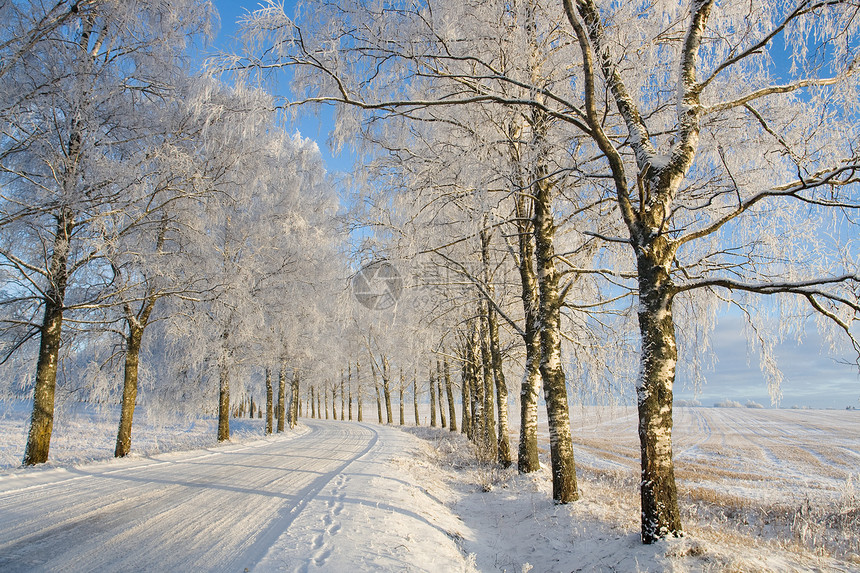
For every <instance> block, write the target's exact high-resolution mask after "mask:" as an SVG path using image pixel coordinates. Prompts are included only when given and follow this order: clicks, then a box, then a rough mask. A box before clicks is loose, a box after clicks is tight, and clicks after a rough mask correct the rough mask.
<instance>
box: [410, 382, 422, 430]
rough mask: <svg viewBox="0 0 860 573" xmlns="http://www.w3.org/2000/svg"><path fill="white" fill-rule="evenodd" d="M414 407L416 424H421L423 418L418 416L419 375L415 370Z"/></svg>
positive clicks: (413, 383) (413, 384)
mask: <svg viewBox="0 0 860 573" xmlns="http://www.w3.org/2000/svg"><path fill="white" fill-rule="evenodd" d="M412 375H413V378H412V407H413V408H414V409H415V425H416V426H420V425H421V418H420V417H419V416H418V376H415V372H413V373H412Z"/></svg>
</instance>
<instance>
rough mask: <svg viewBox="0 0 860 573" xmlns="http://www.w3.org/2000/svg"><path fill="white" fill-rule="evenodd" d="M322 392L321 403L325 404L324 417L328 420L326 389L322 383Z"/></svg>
mask: <svg viewBox="0 0 860 573" xmlns="http://www.w3.org/2000/svg"><path fill="white" fill-rule="evenodd" d="M322 393H323V400H324V401H323V405H324V406H325V419H326V420H328V390H327V389H326V384H323V388H322Z"/></svg>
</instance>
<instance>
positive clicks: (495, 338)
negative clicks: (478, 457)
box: [487, 304, 513, 468]
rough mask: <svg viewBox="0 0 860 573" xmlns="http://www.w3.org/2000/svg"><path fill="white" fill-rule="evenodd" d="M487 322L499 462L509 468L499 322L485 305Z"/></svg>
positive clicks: (505, 387) (493, 312) (490, 308)
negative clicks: (496, 410) (496, 415)
mask: <svg viewBox="0 0 860 573" xmlns="http://www.w3.org/2000/svg"><path fill="white" fill-rule="evenodd" d="M487 323H488V327H489V335H490V358H491V359H492V366H493V379H494V380H495V381H496V396H497V398H498V399H497V401H496V405H497V408H498V414H499V427H498V436H497V440H498V451H499V463H500V464H502V467H504V468H509V467H511V465H513V460H512V458H511V441H510V436H509V431H508V385H507V382H506V381H505V373H504V371H503V364H502V352H501V350H500V348H499V323H498V320H497V317H496V312H495V310H493V308H492V307H491V306H490V305H489V304H488V305H487Z"/></svg>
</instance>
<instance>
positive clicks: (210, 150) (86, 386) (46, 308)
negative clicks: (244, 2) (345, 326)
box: [0, 0, 344, 465]
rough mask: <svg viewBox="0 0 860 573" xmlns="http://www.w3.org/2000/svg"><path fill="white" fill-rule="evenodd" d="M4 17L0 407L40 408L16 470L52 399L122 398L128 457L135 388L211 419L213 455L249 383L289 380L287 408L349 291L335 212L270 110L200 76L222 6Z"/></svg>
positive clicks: (12, 10)
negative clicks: (323, 310) (214, 420)
mask: <svg viewBox="0 0 860 573" xmlns="http://www.w3.org/2000/svg"><path fill="white" fill-rule="evenodd" d="M0 22H2V24H0V25H2V29H0V61H2V64H0V118H2V124H3V131H2V137H0V363H2V365H3V385H2V392H3V396H4V397H7V398H8V397H17V396H20V395H21V394H24V393H26V394H30V395H31V396H33V412H32V417H31V423H30V430H29V435H28V440H27V446H26V452H25V456H24V463H25V464H27V465H31V464H38V463H42V462H44V461H46V460H47V459H48V454H49V447H50V440H51V434H52V430H53V421H54V412H55V402H56V399H57V392H58V389H59V395H60V397H61V398H63V399H73V400H87V401H94V402H110V401H113V400H115V399H117V398H119V400H120V401H121V417H120V421H119V427H118V432H117V440H116V448H115V453H116V455H117V456H124V455H126V454H127V453H128V452H129V450H130V447H131V436H132V422H133V416H134V412H135V405H136V404H139V403H140V402H141V397H140V396H138V393H139V392H140V391H141V390H143V391H144V392H145V395H144V396H143V398H144V400H143V401H144V402H146V403H147V406H148V408H149V410H150V413H153V414H155V415H158V414H159V413H169V414H172V415H177V414H182V413H186V414H187V413H193V415H199V413H200V412H206V413H209V414H212V413H216V412H217V414H218V417H219V427H218V439H220V440H223V439H228V438H229V414H230V394H231V391H233V392H237V393H238V396H237V397H236V399H235V400H234V403H238V402H239V401H240V400H241V398H242V397H244V395H245V394H246V392H245V386H246V385H247V384H246V381H247V380H248V379H249V378H250V376H249V375H248V373H249V372H252V371H255V370H260V371H262V370H264V369H267V370H266V372H267V376H266V381H267V385H268V386H269V387H270V388H271V374H270V373H271V372H279V373H280V379H279V393H280V400H279V404H282V405H286V403H287V399H286V398H285V385H286V384H285V380H286V377H287V376H288V375H290V374H291V371H293V370H297V369H299V368H302V367H305V362H308V361H310V355H309V354H308V352H307V348H308V345H309V342H310V340H311V338H312V337H313V336H314V335H315V334H314V333H315V331H316V330H315V329H316V326H317V325H316V323H317V322H318V321H319V320H321V319H320V315H319V314H318V313H317V312H316V309H317V308H318V307H322V306H323V305H324V304H325V302H326V297H327V296H329V294H330V293H336V292H337V289H339V288H341V285H340V283H339V282H338V280H337V279H338V277H341V276H343V274H344V273H343V269H342V267H339V266H338V265H337V260H336V259H337V253H338V249H339V246H338V244H337V233H336V217H335V214H336V211H337V208H338V205H337V197H336V195H335V193H334V191H333V189H332V187H331V185H330V182H329V181H327V180H326V173H325V169H324V166H323V163H322V160H321V157H320V154H319V150H318V149H317V146H316V144H315V143H313V142H311V141H309V140H305V139H303V138H301V137H300V136H298V135H295V136H291V135H289V134H288V133H287V132H286V130H285V126H284V125H283V124H282V123H280V122H279V120H278V116H277V115H276V114H274V113H273V111H272V108H273V105H272V102H271V99H270V98H269V96H267V95H266V94H265V93H264V92H262V91H261V90H255V89H250V88H247V87H243V86H242V85H241V84H237V85H235V86H233V87H227V86H225V85H224V84H222V83H221V82H219V81H217V80H216V79H215V78H214V77H213V76H212V74H209V73H204V72H203V71H201V70H199V69H195V68H192V67H191V66H190V62H191V59H192V57H194V56H195V55H196V56H197V57H199V54H200V51H199V50H200V46H201V45H202V43H203V42H204V41H205V39H206V38H207V37H208V36H209V35H210V34H211V31H212V30H213V26H215V25H216V24H217V14H216V13H215V12H214V9H213V7H212V5H211V3H209V2H206V1H202V0H187V1H184V0H182V1H179V2H172V3H170V4H165V3H150V2H123V1H118V0H117V1H114V0H91V1H79V2H58V3H54V4H51V5H47V4H45V3H43V2H29V1H14V2H4V3H3V4H2V6H0ZM34 374H35V375H34ZM34 380H35V383H34ZM213 380H214V381H215V382H213ZM296 392H297V390H296ZM270 403H271V400H270ZM268 414H269V419H268V423H269V429H270V430H271V429H272V428H271V427H272V415H271V414H272V413H271V412H268ZM291 419H292V420H293V421H294V420H295V416H293V417H292V418H291ZM278 425H279V427H280V429H283V425H284V412H278Z"/></svg>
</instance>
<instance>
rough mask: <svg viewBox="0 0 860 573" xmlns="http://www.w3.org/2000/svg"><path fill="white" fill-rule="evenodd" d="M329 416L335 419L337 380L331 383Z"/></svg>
mask: <svg viewBox="0 0 860 573" xmlns="http://www.w3.org/2000/svg"><path fill="white" fill-rule="evenodd" d="M331 417H332V419H333V420H337V382H334V383H333V384H332V385H331Z"/></svg>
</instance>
